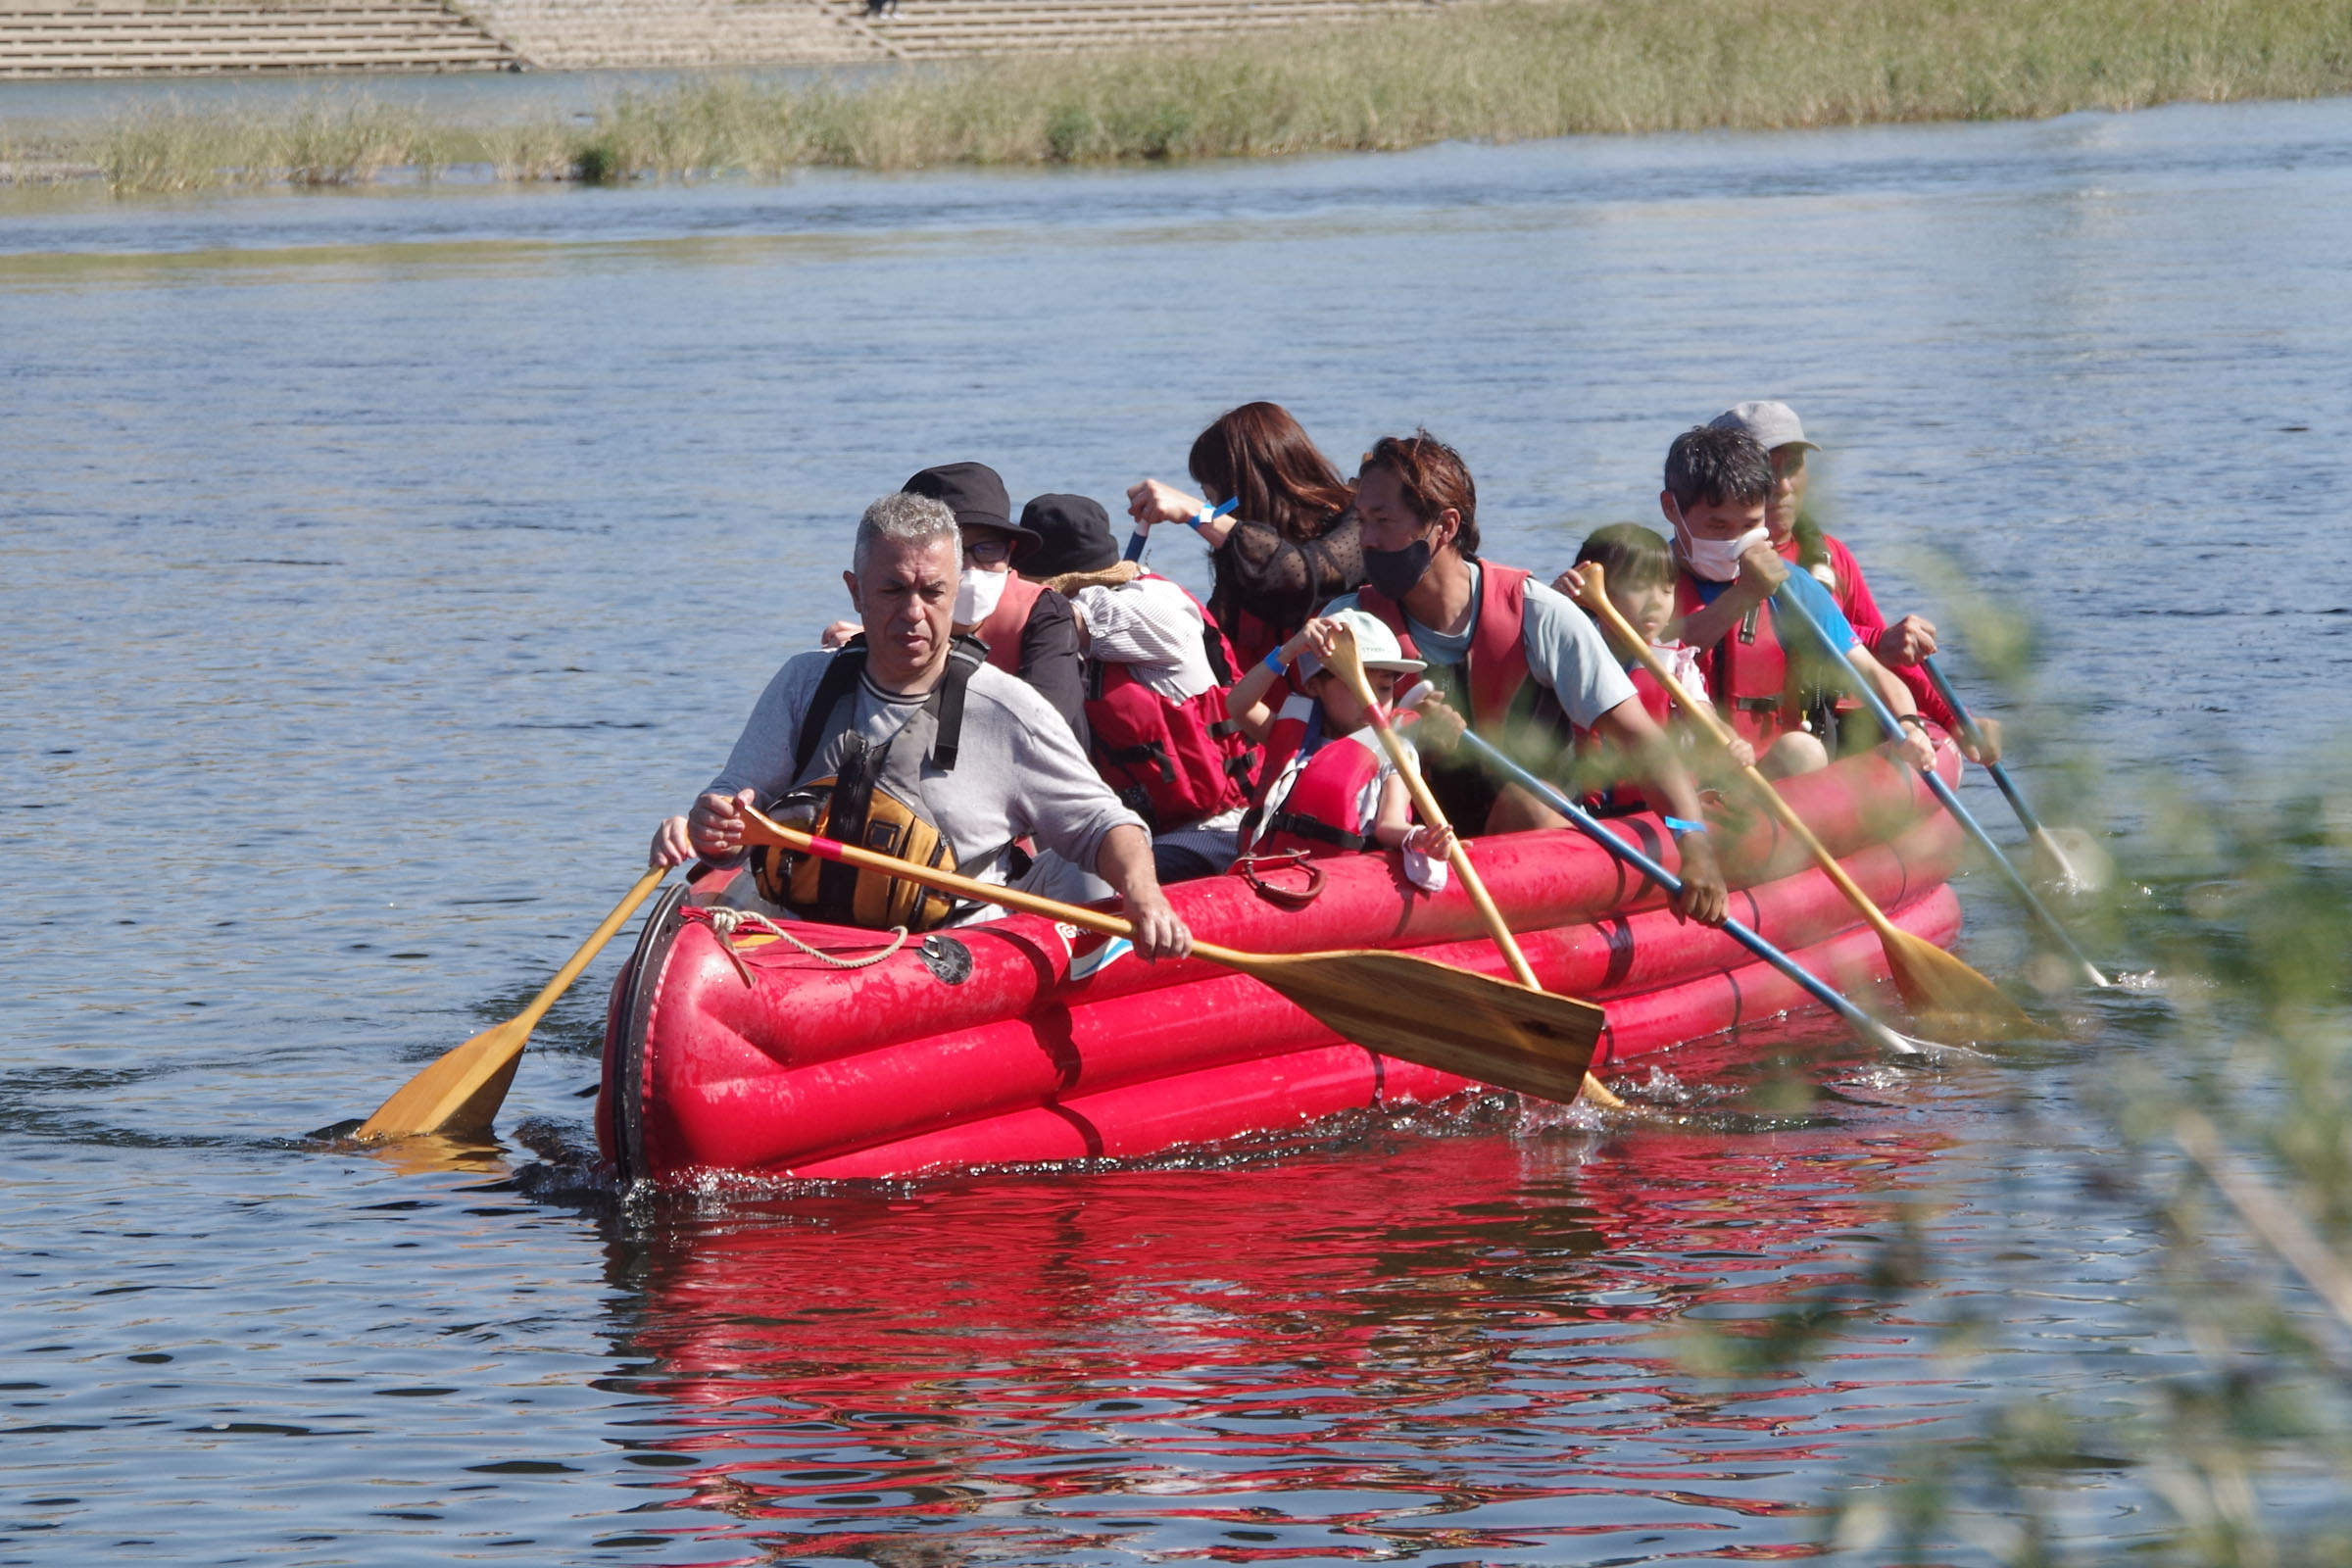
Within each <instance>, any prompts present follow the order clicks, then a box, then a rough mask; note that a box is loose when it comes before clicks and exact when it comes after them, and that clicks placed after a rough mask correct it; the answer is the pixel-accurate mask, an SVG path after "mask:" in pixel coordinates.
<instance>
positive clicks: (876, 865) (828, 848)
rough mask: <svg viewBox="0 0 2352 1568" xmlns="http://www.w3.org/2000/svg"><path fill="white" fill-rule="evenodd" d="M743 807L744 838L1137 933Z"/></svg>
mask: <svg viewBox="0 0 2352 1568" xmlns="http://www.w3.org/2000/svg"><path fill="white" fill-rule="evenodd" d="M743 814H744V815H745V816H747V817H749V818H750V819H751V823H752V826H753V827H754V829H755V830H756V831H755V832H753V833H748V834H746V835H745V840H744V841H745V842H746V843H766V844H772V845H775V846H777V847H779V848H782V849H787V850H790V851H792V852H793V853H794V854H796V855H813V856H815V857H816V858H818V859H820V860H838V861H840V862H841V863H842V864H843V865H855V866H858V868H860V869H862V870H867V871H879V872H881V873H882V874H883V875H884V876H891V877H897V878H899V879H900V880H901V881H905V882H916V883H920V884H921V885H922V886H924V887H927V888H936V889H938V890H939V891H940V892H942V893H952V894H954V895H956V897H957V898H959V899H970V900H972V901H973V902H975V903H978V904H995V905H1000V906H1002V907H1005V908H1007V909H1018V910H1020V911H1021V913H1023V914H1042V915H1044V916H1045V917H1046V918H1047V919H1049V920H1059V921H1061V922H1062V923H1063V924H1065V925H1074V926H1077V927H1079V928H1080V929H1081V930H1086V931H1095V932H1100V933H1101V934H1102V935H1103V936H1106V937H1125V938H1127V939H1128V940H1129V941H1133V940H1134V939H1135V926H1134V924H1133V922H1131V921H1128V920H1123V919H1121V918H1119V916H1117V915H1115V914H1105V913H1104V912H1103V910H1101V909H1089V908H1086V907H1083V906H1080V905H1076V904H1063V903H1060V902H1059V901H1057V900H1054V899H1041V898H1039V897H1038V896H1037V895H1036V894H1034V893H1023V892H1021V891H1020V890H1018V889H1017V888H1008V887H1003V886H1000V885H999V884H997V883H994V882H975V881H973V880H972V879H971V878H970V877H968V876H957V875H956V873H955V872H953V871H940V870H935V869H933V868H932V867H930V866H927V865H916V864H915V863H914V862H913V861H911V860H902V859H898V858H894V857H892V856H888V855H876V854H875V853H874V852H873V851H871V850H861V849H859V848H858V846H857V845H855V844H844V843H842V842H841V841H840V840H839V839H828V838H820V837H818V836H817V835H815V834H813V833H803V832H800V831H799V830H798V829H795V828H789V827H786V826H785V825H784V824H783V823H781V822H777V821H773V820H771V819H769V818H768V817H767V816H765V815H763V814H762V813H761V812H760V811H759V810H757V809H754V808H752V807H749V806H746V807H744V808H743ZM1193 952H1194V954H1195V955H1196V956H1200V957H1203V958H1206V959H1208V960H1209V961H1210V962H1212V963H1223V964H1230V965H1232V966H1233V967H1235V968H1247V967H1249V965H1250V960H1251V959H1252V958H1254V957H1255V955H1254V954H1249V953H1244V952H1242V951H1241V950H1239V949H1238V948H1221V947H1218V946H1217V945H1216V944H1215V943H1213V942H1198V941H1196V942H1195V943H1194V944H1193Z"/></svg>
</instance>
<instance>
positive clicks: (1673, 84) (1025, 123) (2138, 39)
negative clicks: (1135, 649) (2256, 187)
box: [45, 0, 2352, 191]
mask: <svg viewBox="0 0 2352 1568" xmlns="http://www.w3.org/2000/svg"><path fill="white" fill-rule="evenodd" d="M2344 92H2352V4H2347V3H2346V0H2167V3H2163V4H2158V5H2154V6H2150V5H2148V4H2146V3H2145V0H1965V3H1963V0H1592V3H1581V0H1565V3H1550V4H1542V3H1503V4H1495V5H1479V6H1469V5H1463V6H1454V7H1448V8H1446V9H1445V10H1442V11H1436V12H1433V13H1432V14H1430V15H1428V16H1426V17H1419V16H1415V17H1401V18H1397V19H1394V20H1386V21H1378V22H1370V23H1363V24H1357V25H1347V26H1338V27H1332V28H1321V29H1314V30H1303V31H1297V32H1286V33H1274V34H1268V33H1260V34H1257V35H1254V36H1250V37H1247V38H1239V39H1234V40H1231V41H1227V42H1223V43H1218V44H1214V45H1210V46H1207V47H1203V48H1200V49H1193V50H1185V51H1170V50H1157V51H1152V52H1149V53H1135V54H1118V55H1099V56H1077V57H1070V56H1063V57H1057V58H1048V59H1009V60H990V61H980V62H974V63H972V64H969V65H965V66H959V67H956V68H953V69H949V70H944V71H935V72H907V73H901V74H898V75H894V76H892V77H890V78H888V79H886V80H883V81H881V82H879V83H866V84H862V85H849V86H828V85H817V86H813V87H800V88H770V87H760V86H754V85H750V84H747V83H745V82H743V81H740V80H737V79H734V78H730V77H726V76H712V77H710V78H706V79H703V80H700V81H697V82H695V83H693V84H690V85H687V86H682V87H679V88H676V89H673V90H670V91H666V92H662V93H656V94H652V95H647V96H637V97H627V98H623V99H621V100H619V101H617V102H615V103H614V104H613V105H611V106H610V107H608V108H607V109H605V110H604V111H603V112H602V113H600V114H599V115H598V116H597V117H596V119H595V121H594V123H589V124H576V123H562V122H556V121H549V122H546V123H537V124H525V125H510V126H504V127H497V128H485V127H479V126H466V125H451V124H442V123H432V122H430V121H428V120H427V119H426V118H425V117H424V116H423V115H421V114H419V113H417V112H416V111H412V110H406V109H400V108H395V107H392V106H390V105H388V104H382V103H376V102H372V101H368V100H365V99H362V100H353V101H327V102H321V103H319V104H313V105H309V106H306V107H304V108H302V109H300V110H297V111H295V112H293V113H291V114H287V115H284V116H281V117H278V118H276V119H274V120H273V119H268V118H264V119H258V120H257V119H250V118H248V119H239V118H237V117H235V116H233V115H230V114H228V113H224V112H218V111H206V112H173V113H150V114H145V115H141V116H137V117H133V118H130V119H126V120H124V121H123V122H120V123H115V124H112V125H108V126H104V127H102V128H100V129H98V130H96V131H94V132H92V133H91V134H90V135H88V136H87V137H86V138H84V139H83V140H82V141H81V142H80V143H79V145H77V146H73V147H61V148H53V149H46V150H45V151H47V152H49V153H50V154H51V155H52V156H53V157H55V158H62V159H65V160H68V161H72V160H74V159H78V160H80V161H81V162H82V163H84V164H85V165H86V166H89V167H94V168H96V169H98V170H102V171H103V172H104V175H105V177H106V178H107V179H108V180H109V181H110V182H112V183H113V185H114V186H115V188H117V189H118V190H123V191H136V190H172V189H187V188H191V187H194V186H200V185H206V184H214V183H221V182H275V181H284V180H292V181H295V182H298V183H335V182H344V181H352V180H364V179H368V178H370V177H373V176H374V175H375V174H377V173H379V172H382V171H385V170H389V169H397V168H414V169H419V170H422V171H424V172H432V171H434V170H437V169H442V168H447V167H450V166H453V165H461V164H464V165H486V166H489V167H491V168H493V169H495V170H496V171H497V172H500V173H501V174H503V175H507V176H510V177H542V178H544V177H572V178H583V179H592V180H618V179H627V178H633V177H639V176H646V175H688V174H703V173H716V172H744V173H750V174H755V175H758V174H773V173H777V172H783V171H786V170H790V169H794V168H803V167H810V166H833V167H847V168H858V169H907V168H914V167H920V166H936V165H943V164H1045V163H1079V162H1083V163H1104V162H1117V161H1141V160H1154V159H1171V158H1216V157H1252V156H1265V155H1273V154H1283V153H1302V152H1335V151H1356V150H1373V149H1393V148H1402V147H1413V146H1419V145H1422V144H1425V143H1428V142H1433V141H1440V140H1446V139H1448V138H1469V139H1478V140H1495V141H1508V140H1520V139H1526V138H1531V137H1541V136H1558V135H1568V134H1574V133H1580V132H1585V133H1592V132H1598V133H1607V132H1618V131H1642V130H1693V129H1706V128H1717V127H1721V128H1739V129H1755V128H1771V127H1789V126H1806V125H1838V124H1856V123H1869V122H1887V121H1926V120H1982V119H2009V118H2033V117H2041V116H2047V115H2054V114H2062V113H2065V112H2067V111H2070V110H2076V109H2129V108H2138V107H2143V106H2146V105H2150V104H2157V103H2166V102H2173V101H2179V100H2188V99H2197V100H2223V99H2238V98H2281V97H2311V96H2320V95H2326V94H2333V93H2344Z"/></svg>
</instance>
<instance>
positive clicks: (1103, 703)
mask: <svg viewBox="0 0 2352 1568" xmlns="http://www.w3.org/2000/svg"><path fill="white" fill-rule="evenodd" d="M1144 575H1145V576H1147V577H1150V576H1153V575H1154V574H1153V573H1151V572H1146V573H1145V574H1144ZM1137 580H1138V581H1140V580H1142V579H1140V578H1139V579H1137ZM1158 580H1159V581H1163V582H1164V581H1166V580H1167V579H1165V578H1159V579H1158ZM1178 591H1179V592H1183V591H1184V590H1183V589H1182V587H1181V585H1178ZM1184 597H1185V599H1186V600H1187V601H1188V602H1189V603H1190V604H1191V605H1192V607H1193V609H1195V610H1196V611H1200V613H1201V649H1202V651H1203V652H1204V653H1205V654H1206V655H1207V656H1208V669H1209V673H1210V674H1211V675H1212V676H1214V677H1215V679H1216V684H1214V685H1212V686H1210V687H1209V688H1208V690H1206V691H1204V692H1201V693H1200V694H1199V695H1198V696H1195V697H1188V698H1186V699H1184V700H1183V701H1182V702H1176V701H1173V700H1171V699H1169V698H1166V697H1162V696H1161V695H1160V694H1159V693H1157V692H1155V691H1153V690H1152V688H1151V687H1149V686H1147V685H1145V684H1144V683H1143V682H1142V681H1140V680H1138V679H1136V678H1135V671H1134V669H1133V668H1132V667H1131V666H1129V665H1126V664H1115V663H1110V662H1106V661H1104V660H1100V659H1090V660H1088V661H1087V662H1086V727H1087V733H1088V735H1089V737H1090V747H1089V751H1090V755H1091V756H1092V757H1093V759H1094V763H1095V771H1096V772H1098V773H1100V774H1102V775H1103V782H1104V783H1106V784H1108V785H1109V786H1110V787H1111V788H1112V789H1113V790H1114V791H1116V792H1117V793H1118V797H1119V799H1120V801H1121V802H1123V803H1124V804H1125V805H1126V806H1127V807H1128V808H1130V809H1132V810H1134V811H1135V812H1136V813H1137V814H1138V815H1140V816H1142V817H1143V818H1144V820H1145V821H1147V822H1149V823H1151V824H1152V831H1153V832H1154V833H1172V832H1174V831H1175V830H1177V829H1178V828H1182V827H1189V826H1191V825H1192V824H1193V823H1195V822H1199V821H1201V820H1202V819H1203V818H1206V817H1211V816H1215V815H1217V814H1218V813H1219V812H1222V811H1229V810H1231V809H1234V808H1235V807H1238V806H1243V805H1246V804H1248V802H1249V799H1250V774H1251V772H1252V771H1253V767H1252V763H1253V759H1252V757H1251V754H1250V739H1249V737H1248V736H1246V735H1244V734H1243V733H1242V728H1241V726H1240V725H1239V724H1236V723H1234V722H1233V721H1232V720H1231V719H1229V718H1227V717H1226V716H1225V693H1226V692H1227V690H1228V689H1230V688H1231V687H1232V685H1233V681H1234V662H1233V650H1232V648H1231V647H1230V646H1228V645H1227V643H1226V641H1225V634H1224V633H1223V632H1221V631H1219V630H1218V629H1217V623H1216V622H1215V621H1213V620H1211V619H1209V618H1208V613H1207V612H1206V611H1204V610H1201V602H1200V601H1199V600H1197V599H1194V598H1193V596H1192V595H1191V594H1190V593H1185V595H1184Z"/></svg>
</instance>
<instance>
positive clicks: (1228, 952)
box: [743, 806, 1605, 1103]
mask: <svg viewBox="0 0 2352 1568" xmlns="http://www.w3.org/2000/svg"><path fill="white" fill-rule="evenodd" d="M743 815H744V834H743V841H744V842H745V843H746V844H766V845H772V846H774V847H776V848H779V849H785V850H790V851H791V852H793V853H794V854H796V855H813V856H816V857H817V858H820V859H826V860H834V861H838V862H839V863H841V864H844V865H855V866H858V867H859V868H861V869H863V870H868V871H878V872H880V873H881V874H882V875H884V876H890V877H896V878H898V879H899V880H901V881H903V882H912V883H915V884H917V885H919V886H922V887H927V888H934V889H937V890H938V891H940V892H942V893H948V894H952V895H954V896H955V897H956V898H959V899H971V900H974V901H976V902H978V903H981V904H994V905H998V906H1001V907H1005V908H1007V909H1017V910H1019V911H1021V912H1022V913H1024V914H1038V915H1043V916H1045V917H1046V918H1047V919H1049V920H1058V921H1061V922H1062V923H1063V924H1065V925H1074V926H1077V927H1078V928H1079V929H1081V930H1084V931H1097V932H1101V933H1102V934H1103V935H1104V936H1111V937H1129V938H1132V937H1133V936H1134V931H1135V928H1134V927H1133V926H1131V925H1130V924H1128V922H1127V921H1125V920H1122V919H1120V918H1119V917H1118V916H1117V915H1115V914H1107V913H1104V912H1103V910H1101V909H1089V908H1086V907H1082V906H1079V905H1075V904H1062V903H1058V902H1056V901H1055V900H1053V899H1041V898H1039V897H1037V896H1036V895H1035V894H1031V893H1021V892H1017V891H1015V890H1014V889H1011V888H1006V887H999V886H997V885H995V884H993V883H987V882H975V881H973V880H971V879H970V878H969V877H960V876H957V875H956V874H955V873H954V872H952V871H937V870H933V869H932V868H930V867H929V866H920V865H914V864H912V863H910V862H908V861H906V860H899V859H893V858H891V857H889V856H886V855H876V854H874V853H873V852H872V851H870V850H861V849H859V848H858V847H857V846H856V845H852V844H841V843H837V842H835V841H834V840H832V839H825V838H817V837H814V836H812V835H810V834H807V833H802V832H798V831H796V830H795V829H792V828H789V827H786V826H784V825H783V824H781V823H779V822H775V821H772V820H770V819H769V818H768V817H766V816H764V815H762V814H761V813H760V811H758V810H756V809H752V808H751V807H748V806H747V807H745V808H743ZM1193 956H1195V957H1199V958H1206V959H1207V960H1208V961H1209V962H1211V963H1221V964H1223V965H1225V966H1226V967H1227V968H1229V969H1238V970H1240V971H1241V972H1242V973H1244V974H1246V975H1249V976H1250V978H1251V979H1253V980H1258V981H1262V982H1263V983H1264V984H1266V985H1268V986H1270V987H1272V988H1273V989H1274V990H1276V991H1278V992H1280V993H1282V995H1283V996H1285V997H1287V998H1289V999H1290V1000H1291V1001H1292V1002H1294V1003H1296V1004H1297V1005H1299V1006H1300V1007H1301V1008H1303V1009H1305V1010H1306V1011H1307V1012H1309V1013H1311V1014H1313V1015H1314V1016H1315V1017H1316V1018H1317V1019H1318V1020H1320V1021H1321V1022H1322V1024H1323V1025H1324V1027H1326V1028H1328V1029H1330V1030H1331V1031H1332V1032H1333V1033H1334V1034H1337V1035H1339V1036H1341V1037H1342V1038H1344V1039H1348V1040H1352V1041H1354V1042H1355V1043H1356V1044H1357V1045H1359V1046H1362V1047H1364V1048H1365V1049H1366V1050H1368V1051H1376V1052H1379V1053H1381V1054H1384V1055H1390V1056H1396V1057H1397V1058H1399V1059H1400V1060H1404V1061H1412V1062H1418V1063H1420V1064H1421V1065H1422V1066H1424V1067H1434V1068H1436V1069H1437V1070H1438V1071H1440V1072H1449V1073H1454V1074H1456V1075H1458V1076H1460V1077H1464V1078H1471V1079H1476V1080H1477V1081H1478V1082H1480V1083H1486V1084H1493V1085H1495V1087H1496V1088H1498V1089H1510V1090H1516V1091H1517V1092H1518V1093H1520V1094H1523V1095H1533V1096H1535V1097H1536V1098H1537V1099H1540V1100H1553V1101H1558V1102H1560V1103H1569V1102H1572V1101H1574V1100H1575V1099H1576V1097H1577V1092H1578V1091H1579V1090H1580V1089H1581V1088H1582V1087H1583V1086H1584V1081H1585V1066H1586V1064H1587V1063H1589V1062H1590V1061H1591V1060H1592V1059H1593V1044H1594V1042H1596V1041H1597V1040H1598V1039H1599V1038H1600V1029H1601V1025H1602V1023H1603V1022H1604V1021H1605V1019H1604V1017H1603V1015H1602V1013H1601V1010H1600V1008H1598V1007H1596V1006H1594V1005H1592V1004H1591V1003H1589V1002H1577V1001H1573V1000H1571V999H1569V998H1567V997H1555V996H1553V995H1551V994H1550V993H1549V992H1546V991H1527V990H1523V989H1522V988H1520V987H1518V986H1515V985H1511V984H1508V983H1506V982H1504V981H1501V980H1495V979H1493V978H1490V977H1489V976H1487V975H1483V974H1472V973H1470V972H1469V971H1468V970H1464V969H1456V968H1452V967H1450V966H1448V965H1446V964H1443V963H1436V962H1433V961H1431V960H1430V959H1427V958H1420V957H1415V956H1412V955H1411V954H1407V953H1388V952H1384V951H1381V950H1379V949H1363V950H1358V951H1353V952H1342V953H1296V954H1266V953H1242V952H1238V951H1236V950H1235V949H1232V948H1221V947H1217V946H1215V945H1214V944H1212V943H1207V942H1195V943H1194V944H1193Z"/></svg>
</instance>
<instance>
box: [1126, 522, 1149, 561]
mask: <svg viewBox="0 0 2352 1568" xmlns="http://www.w3.org/2000/svg"><path fill="white" fill-rule="evenodd" d="M1148 537H1149V535H1147V534H1146V533H1145V532H1144V530H1143V529H1141V528H1138V529H1136V530H1135V532H1133V533H1131V534H1129V535H1128V536H1127V554H1126V555H1124V556H1122V557H1120V558H1119V559H1121V560H1122V561H1141V560H1143V559H1144V542H1145V540H1146V539H1147V538H1148Z"/></svg>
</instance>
